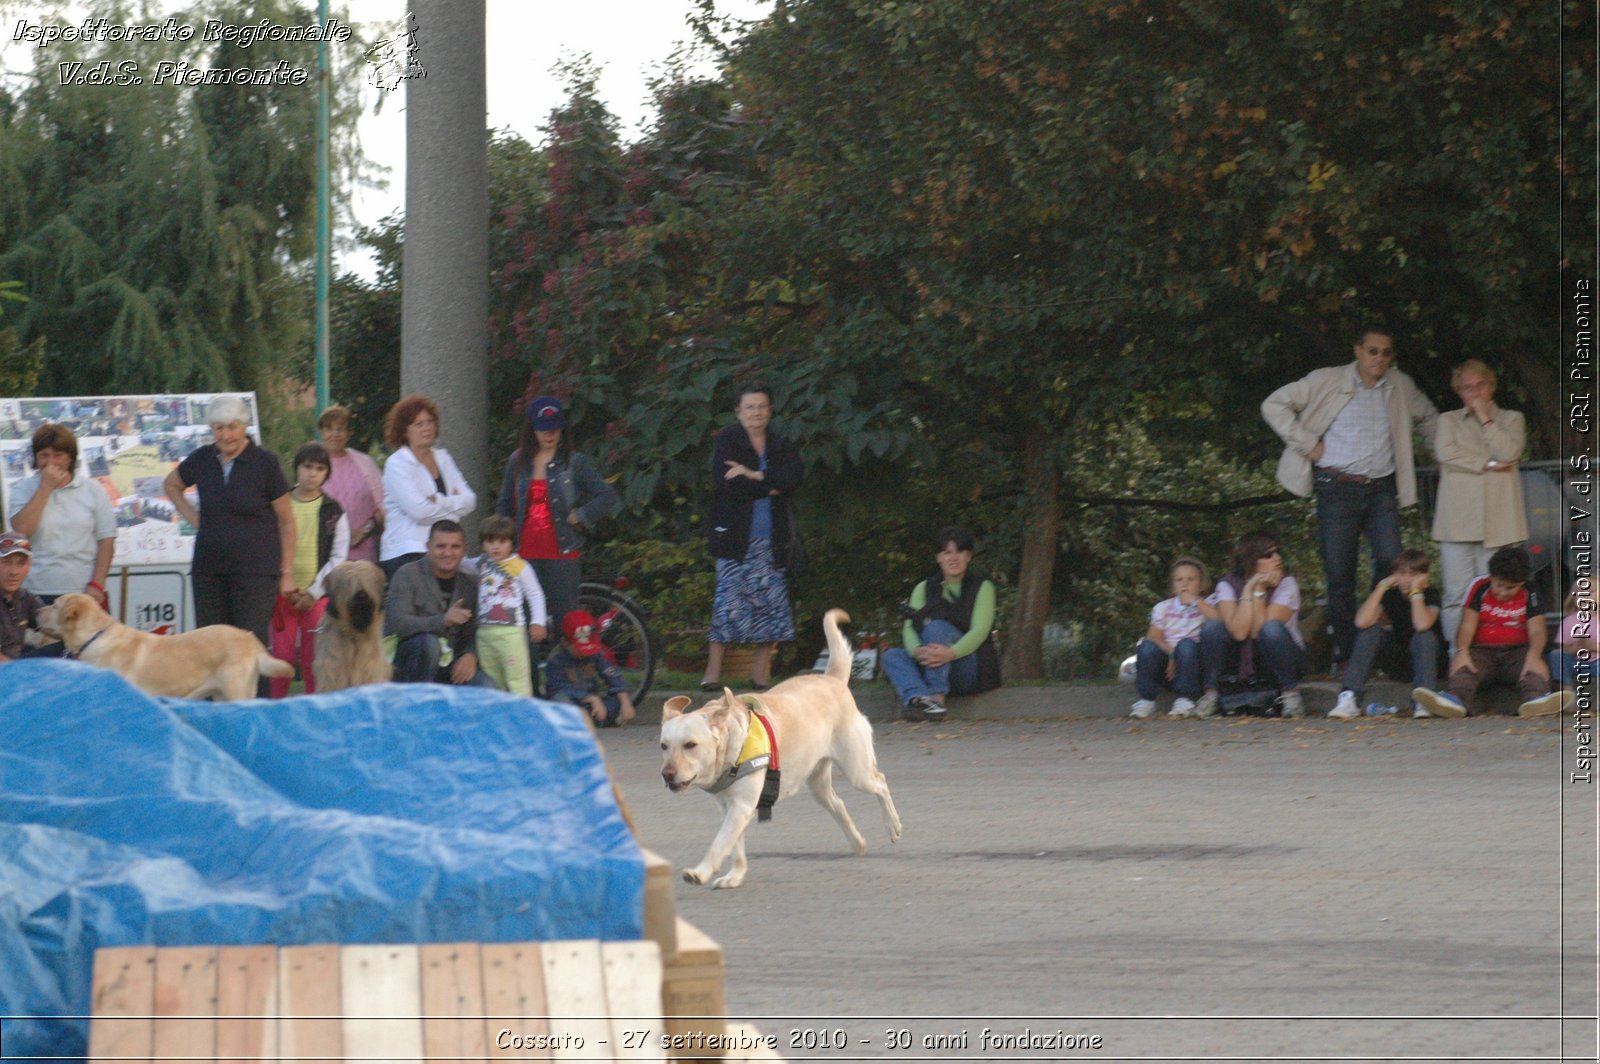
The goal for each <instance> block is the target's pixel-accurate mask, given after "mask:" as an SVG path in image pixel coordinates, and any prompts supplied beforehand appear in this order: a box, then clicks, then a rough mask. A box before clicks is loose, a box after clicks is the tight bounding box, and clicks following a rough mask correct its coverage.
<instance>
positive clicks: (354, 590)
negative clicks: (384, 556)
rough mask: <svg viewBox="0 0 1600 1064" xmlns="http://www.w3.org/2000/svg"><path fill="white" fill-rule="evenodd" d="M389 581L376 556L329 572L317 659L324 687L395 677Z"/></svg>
mask: <svg viewBox="0 0 1600 1064" xmlns="http://www.w3.org/2000/svg"><path fill="white" fill-rule="evenodd" d="M384 583H385V581H384V578H383V570H382V569H380V568H378V567H377V566H376V565H373V564H372V563H371V562H340V563H339V564H338V565H336V566H334V567H333V572H331V573H329V574H328V582H327V589H328V608H327V610H326V611H324V612H323V614H322V626H321V628H319V629H318V630H317V656H316V661H315V662H313V664H312V671H313V673H314V674H315V675H316V678H317V690H318V691H319V692H320V691H343V690H344V689H345V688H347V687H359V686H361V685H362V684H369V683H388V682H389V680H390V679H391V678H392V677H393V674H394V670H393V669H392V667H391V666H390V665H389V659H388V658H386V657H385V656H384V654H383V588H384Z"/></svg>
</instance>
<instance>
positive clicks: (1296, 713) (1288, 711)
mask: <svg viewBox="0 0 1600 1064" xmlns="http://www.w3.org/2000/svg"><path fill="white" fill-rule="evenodd" d="M1282 697H1283V715H1284V716H1285V717H1303V716H1305V715H1306V702H1305V699H1303V698H1301V697H1300V692H1299V691H1285V692H1284V693H1283V696H1282Z"/></svg>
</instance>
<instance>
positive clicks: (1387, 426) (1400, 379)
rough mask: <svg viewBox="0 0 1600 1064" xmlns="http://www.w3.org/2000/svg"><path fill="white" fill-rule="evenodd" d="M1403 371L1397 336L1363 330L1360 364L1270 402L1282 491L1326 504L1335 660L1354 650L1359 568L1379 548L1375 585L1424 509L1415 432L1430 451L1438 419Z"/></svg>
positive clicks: (1323, 522)
mask: <svg viewBox="0 0 1600 1064" xmlns="http://www.w3.org/2000/svg"><path fill="white" fill-rule="evenodd" d="M1393 365H1394V336H1393V334H1391V333H1390V332H1389V331H1388V330H1387V329H1385V328H1382V327H1381V326H1377V325H1369V326H1367V327H1365V328H1363V329H1362V330H1361V332H1360V334H1359V338H1358V339H1357V340H1356V345H1355V361H1354V362H1353V363H1351V364H1350V365H1347V366H1330V367H1328V368H1326V369H1318V370H1313V371H1311V372H1310V373H1308V374H1306V376H1304V377H1302V378H1301V379H1300V380H1297V381H1295V382H1294V383H1292V384H1286V385H1284V386H1283V387H1282V388H1279V389H1278V390H1277V391H1275V392H1273V393H1272V394H1271V395H1269V396H1267V398H1266V401H1265V402H1263V403H1262V404H1261V415H1262V417H1263V418H1265V419H1266V422H1267V424H1268V425H1270V426H1272V431H1274V432H1276V433H1277V434H1278V435H1279V436H1280V437H1282V438H1283V442H1284V443H1285V444H1287V446H1286V447H1285V448H1284V452H1283V457H1282V458H1281V459H1280V460H1279V461H1278V483H1280V484H1282V485H1283V486H1284V488H1285V489H1287V490H1288V491H1289V492H1290V493H1291V494H1294V495H1299V496H1306V495H1310V494H1312V493H1313V492H1315V494H1316V498H1317V538H1318V541H1319V545H1320V547H1321V551H1322V570H1323V577H1324V579H1325V581H1326V583H1327V589H1328V623H1329V625H1330V626H1331V627H1332V628H1333V646H1334V656H1335V657H1336V659H1337V660H1339V661H1347V660H1349V658H1350V650H1351V646H1352V644H1353V643H1354V642H1355V614H1356V564H1357V561H1358V559H1359V558H1360V554H1361V537H1362V535H1363V534H1365V535H1366V537H1367V542H1368V543H1369V544H1371V547H1372V569H1373V571H1372V579H1373V580H1374V581H1377V580H1378V579H1379V578H1380V577H1381V576H1382V575H1383V574H1385V573H1388V572H1389V570H1390V569H1391V567H1392V566H1393V564H1394V559H1395V555H1397V554H1399V553H1400V508H1401V507H1403V506H1412V505H1415V503H1416V501H1417V479H1416V471H1415V464H1416V459H1415V457H1414V454H1413V452H1412V442H1411V434H1412V429H1413V426H1414V427H1415V428H1417V429H1419V430H1421V432H1422V436H1423V440H1424V441H1425V442H1426V444H1427V446H1428V447H1429V448H1430V449H1431V448H1432V446H1433V435H1434V427H1435V424H1436V423H1437V421H1438V418H1439V411H1438V410H1436V409H1435V408H1434V405H1433V404H1432V403H1431V402H1429V401H1428V397H1427V396H1425V395H1423V394H1422V393H1421V392H1419V391H1418V390H1417V386H1416V383H1415V382H1414V381H1412V379H1411V378H1410V377H1408V376H1406V375H1405V374H1404V373H1402V372H1400V371H1399V370H1397V369H1394V368H1392V367H1393Z"/></svg>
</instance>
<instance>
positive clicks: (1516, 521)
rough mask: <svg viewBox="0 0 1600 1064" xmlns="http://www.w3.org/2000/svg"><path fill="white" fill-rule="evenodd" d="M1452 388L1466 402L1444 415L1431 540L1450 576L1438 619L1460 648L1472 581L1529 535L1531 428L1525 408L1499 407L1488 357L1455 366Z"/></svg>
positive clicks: (1438, 441) (1437, 440)
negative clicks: (1525, 477)
mask: <svg viewBox="0 0 1600 1064" xmlns="http://www.w3.org/2000/svg"><path fill="white" fill-rule="evenodd" d="M1450 387H1451V388H1453V389H1454V390H1455V393H1456V394H1457V395H1459V396H1460V397H1461V403H1462V406H1461V409H1460V410H1452V411H1450V412H1449V413H1447V414H1441V415H1439V431H1438V436H1437V437H1436V438H1435V440H1434V447H1433V451H1434V454H1435V455H1436V456H1437V457H1438V459H1439V501H1438V504H1437V506H1436V507H1435V513H1434V516H1433V538H1434V539H1436V540H1438V542H1439V567H1440V569H1441V570H1443V577H1444V589H1443V590H1444V608H1443V610H1442V611H1441V614H1440V617H1441V620H1440V623H1441V625H1442V626H1443V628H1444V635H1445V638H1446V639H1448V640H1449V641H1450V645H1451V647H1452V648H1454V647H1455V642H1456V629H1457V628H1459V627H1460V626H1461V604H1462V602H1463V601H1464V600H1465V599H1466V595H1467V588H1468V586H1469V585H1471V583H1472V581H1473V580H1474V579H1475V578H1477V577H1479V576H1482V575H1483V574H1484V573H1487V572H1488V571H1489V556H1490V555H1492V554H1493V553H1494V552H1495V551H1496V550H1498V549H1499V548H1501V547H1506V546H1510V545H1512V544H1514V543H1521V542H1523V541H1524V540H1526V539H1527V538H1528V515H1527V511H1526V510H1525V509H1524V508H1523V504H1522V474H1521V472H1520V469H1519V466H1518V463H1519V462H1520V461H1521V460H1522V447H1523V443H1524V442H1525V441H1526V439H1527V434H1526V431H1525V429H1524V426H1523V419H1522V415H1521V414H1519V413H1517V412H1516V411H1515V410H1502V409H1501V408H1500V407H1498V406H1496V405H1495V401H1494V388H1495V376H1494V370H1492V369H1490V368H1489V367H1488V366H1486V365H1484V364H1483V363H1482V362H1479V361H1478V360H1477V359H1475V358H1473V359H1468V360H1467V361H1465V362H1463V363H1461V365H1459V366H1457V367H1456V368H1455V371H1454V372H1452V373H1451V374H1450Z"/></svg>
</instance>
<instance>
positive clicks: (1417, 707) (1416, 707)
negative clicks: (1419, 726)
mask: <svg viewBox="0 0 1600 1064" xmlns="http://www.w3.org/2000/svg"><path fill="white" fill-rule="evenodd" d="M1411 716H1412V718H1413V719H1417V720H1420V719H1421V718H1423V717H1431V716H1433V714H1432V713H1429V712H1428V711H1427V710H1426V709H1423V708H1422V703H1421V702H1413V703H1411Z"/></svg>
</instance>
